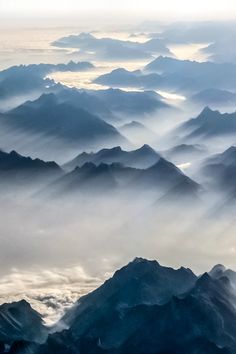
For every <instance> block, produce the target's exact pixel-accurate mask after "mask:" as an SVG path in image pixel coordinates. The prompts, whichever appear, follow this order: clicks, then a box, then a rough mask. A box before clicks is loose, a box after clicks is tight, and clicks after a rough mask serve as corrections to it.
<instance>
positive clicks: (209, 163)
mask: <svg viewBox="0 0 236 354" xmlns="http://www.w3.org/2000/svg"><path fill="white" fill-rule="evenodd" d="M201 173H202V174H203V176H204V177H205V178H206V179H207V181H208V183H210V184H211V185H212V186H214V187H216V188H217V189H219V190H221V192H223V191H224V192H226V193H227V194H228V195H230V194H231V195H232V196H234V195H235V193H236V187H235V178H236V147H235V146H231V147H230V148H229V149H227V150H226V151H224V152H223V153H221V154H217V155H214V156H212V157H210V158H208V159H206V160H205V161H204V162H203V164H202V166H201ZM234 198H235V197H234Z"/></svg>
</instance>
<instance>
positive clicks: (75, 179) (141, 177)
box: [47, 147, 199, 196]
mask: <svg viewBox="0 0 236 354" xmlns="http://www.w3.org/2000/svg"><path fill="white" fill-rule="evenodd" d="M142 149H143V150H145V149H146V147H144V148H141V149H139V150H136V151H134V152H130V153H128V154H131V156H129V155H128V157H126V155H125V158H126V161H127V162H128V161H130V162H131V163H133V164H134V163H135V161H136V163H137V162H138V163H141V162H142V160H141V159H140V156H139V154H140V152H142ZM149 149H150V148H149ZM113 150H114V149H112V150H101V152H100V156H99V155H95V156H94V155H92V156H91V157H93V158H94V159H95V161H93V162H86V163H85V164H83V163H84V162H85V160H84V158H85V159H87V158H88V156H90V155H87V154H82V155H80V157H79V159H80V163H81V164H83V166H82V167H76V168H75V169H74V170H73V171H72V172H69V173H67V174H66V175H65V176H63V177H62V178H60V179H59V180H57V181H56V182H55V183H53V184H52V185H50V186H49V188H47V193H49V194H50V192H52V193H53V194H54V195H61V194H62V193H73V194H74V193H75V192H78V193H84V192H86V193H88V192H89V193H92V194H93V193H94V192H95V191H98V192H99V191H107V192H111V191H115V190H117V191H119V193H120V192H121V191H123V192H124V193H125V194H127V193H128V192H130V193H137V191H138V192H139V194H142V193H143V194H145V193H147V192H152V193H153V196H155V195H158V194H160V193H164V192H167V191H168V190H170V189H171V188H174V187H176V189H178V186H181V192H183V190H184V186H189V184H190V185H191V186H192V187H193V188H194V189H196V191H197V190H198V189H199V185H198V184H197V183H195V182H194V181H193V180H191V179H190V178H188V177H187V176H185V175H184V174H183V173H182V172H181V171H180V170H179V169H178V168H177V167H176V166H175V165H173V164H172V163H170V162H168V161H167V160H165V159H163V158H161V157H159V156H158V155H155V158H156V160H157V162H156V163H154V164H153V165H152V166H151V167H148V168H146V169H138V168H133V167H125V166H123V165H121V164H120V163H112V164H109V165H108V164H105V163H100V158H102V157H103V158H104V159H105V158H106V159H107V160H109V162H110V158H111V155H110V153H112V154H113V155H112V158H114V160H116V156H117V158H120V157H122V159H124V157H123V154H124V152H123V151H122V150H121V149H120V148H115V150H114V151H113ZM151 151H152V150H151ZM152 153H154V152H152ZM98 154H99V153H98ZM132 154H133V156H132ZM109 155H110V156H109ZM135 155H137V157H138V159H137V160H135V158H134V157H135ZM98 157H99V159H98ZM96 158H97V160H96ZM88 160H89V159H88ZM96 163H97V165H96ZM73 165H74V163H73ZM71 167H72V165H71ZM188 190H189V188H186V190H185V193H186V194H187V193H188ZM180 194H181V193H180ZM183 196H184V193H183Z"/></svg>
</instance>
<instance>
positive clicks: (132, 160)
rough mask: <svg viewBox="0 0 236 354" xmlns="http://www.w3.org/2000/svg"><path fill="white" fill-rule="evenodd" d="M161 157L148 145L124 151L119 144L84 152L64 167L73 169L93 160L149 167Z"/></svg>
mask: <svg viewBox="0 0 236 354" xmlns="http://www.w3.org/2000/svg"><path fill="white" fill-rule="evenodd" d="M159 158H160V155H159V154H158V153H157V152H156V151H155V150H153V149H152V148H151V147H150V146H148V145H143V146H142V147H141V148H139V149H137V150H132V151H124V150H122V149H121V147H120V146H117V147H114V148H111V149H102V150H100V151H98V152H96V153H93V152H91V153H86V152H83V153H82V154H80V155H78V156H76V157H75V158H74V159H73V160H71V161H69V162H68V163H66V164H65V165H64V168H66V169H70V170H72V169H74V168H75V167H81V166H83V165H84V164H85V163H87V162H92V163H93V164H95V165H100V164H101V163H106V164H112V163H120V164H122V165H124V166H126V167H135V168H147V167H150V166H151V165H154V164H155V163H156V162H157V161H158V160H159Z"/></svg>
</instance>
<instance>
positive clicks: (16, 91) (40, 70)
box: [0, 61, 94, 102]
mask: <svg viewBox="0 0 236 354" xmlns="http://www.w3.org/2000/svg"><path fill="white" fill-rule="evenodd" d="M93 68H94V66H93V65H92V64H91V63H88V62H77V63H76V62H73V61H70V62H69V63H67V64H38V65H37V64H31V65H19V66H13V67H10V68H8V69H6V70H2V71H0V102H2V101H4V100H9V99H12V98H16V97H17V96H19V97H21V96H26V95H28V99H30V98H31V97H33V96H34V95H36V96H37V95H38V96H39V95H40V94H42V93H44V92H47V91H48V89H49V88H51V89H52V88H54V86H55V82H54V81H53V80H50V79H48V78H47V79H46V78H45V77H46V76H47V75H49V74H51V73H53V72H58V71H60V72H66V71H87V70H92V69H93Z"/></svg>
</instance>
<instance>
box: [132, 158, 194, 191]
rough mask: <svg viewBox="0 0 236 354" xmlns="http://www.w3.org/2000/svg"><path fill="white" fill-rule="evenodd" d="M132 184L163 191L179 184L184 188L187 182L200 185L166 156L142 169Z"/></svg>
mask: <svg viewBox="0 0 236 354" xmlns="http://www.w3.org/2000/svg"><path fill="white" fill-rule="evenodd" d="M132 184H133V185H135V186H136V187H138V188H139V189H140V190H142V189H144V190H145V189H157V188H159V189H162V190H163V191H167V190H169V189H172V188H174V187H177V186H178V185H180V186H181V188H183V185H185V184H188V185H189V184H192V185H193V186H195V187H196V188H197V187H198V184H197V183H195V182H194V181H193V180H191V179H190V178H189V177H187V176H186V175H185V174H183V173H182V172H181V170H180V169H179V168H177V167H176V166H175V165H174V164H172V163H171V162H169V161H167V160H165V159H164V158H160V159H159V160H158V162H157V163H156V164H155V165H153V166H151V167H149V168H148V169H146V170H142V171H140V174H138V175H137V176H136V178H135V179H134V180H133V181H132Z"/></svg>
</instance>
